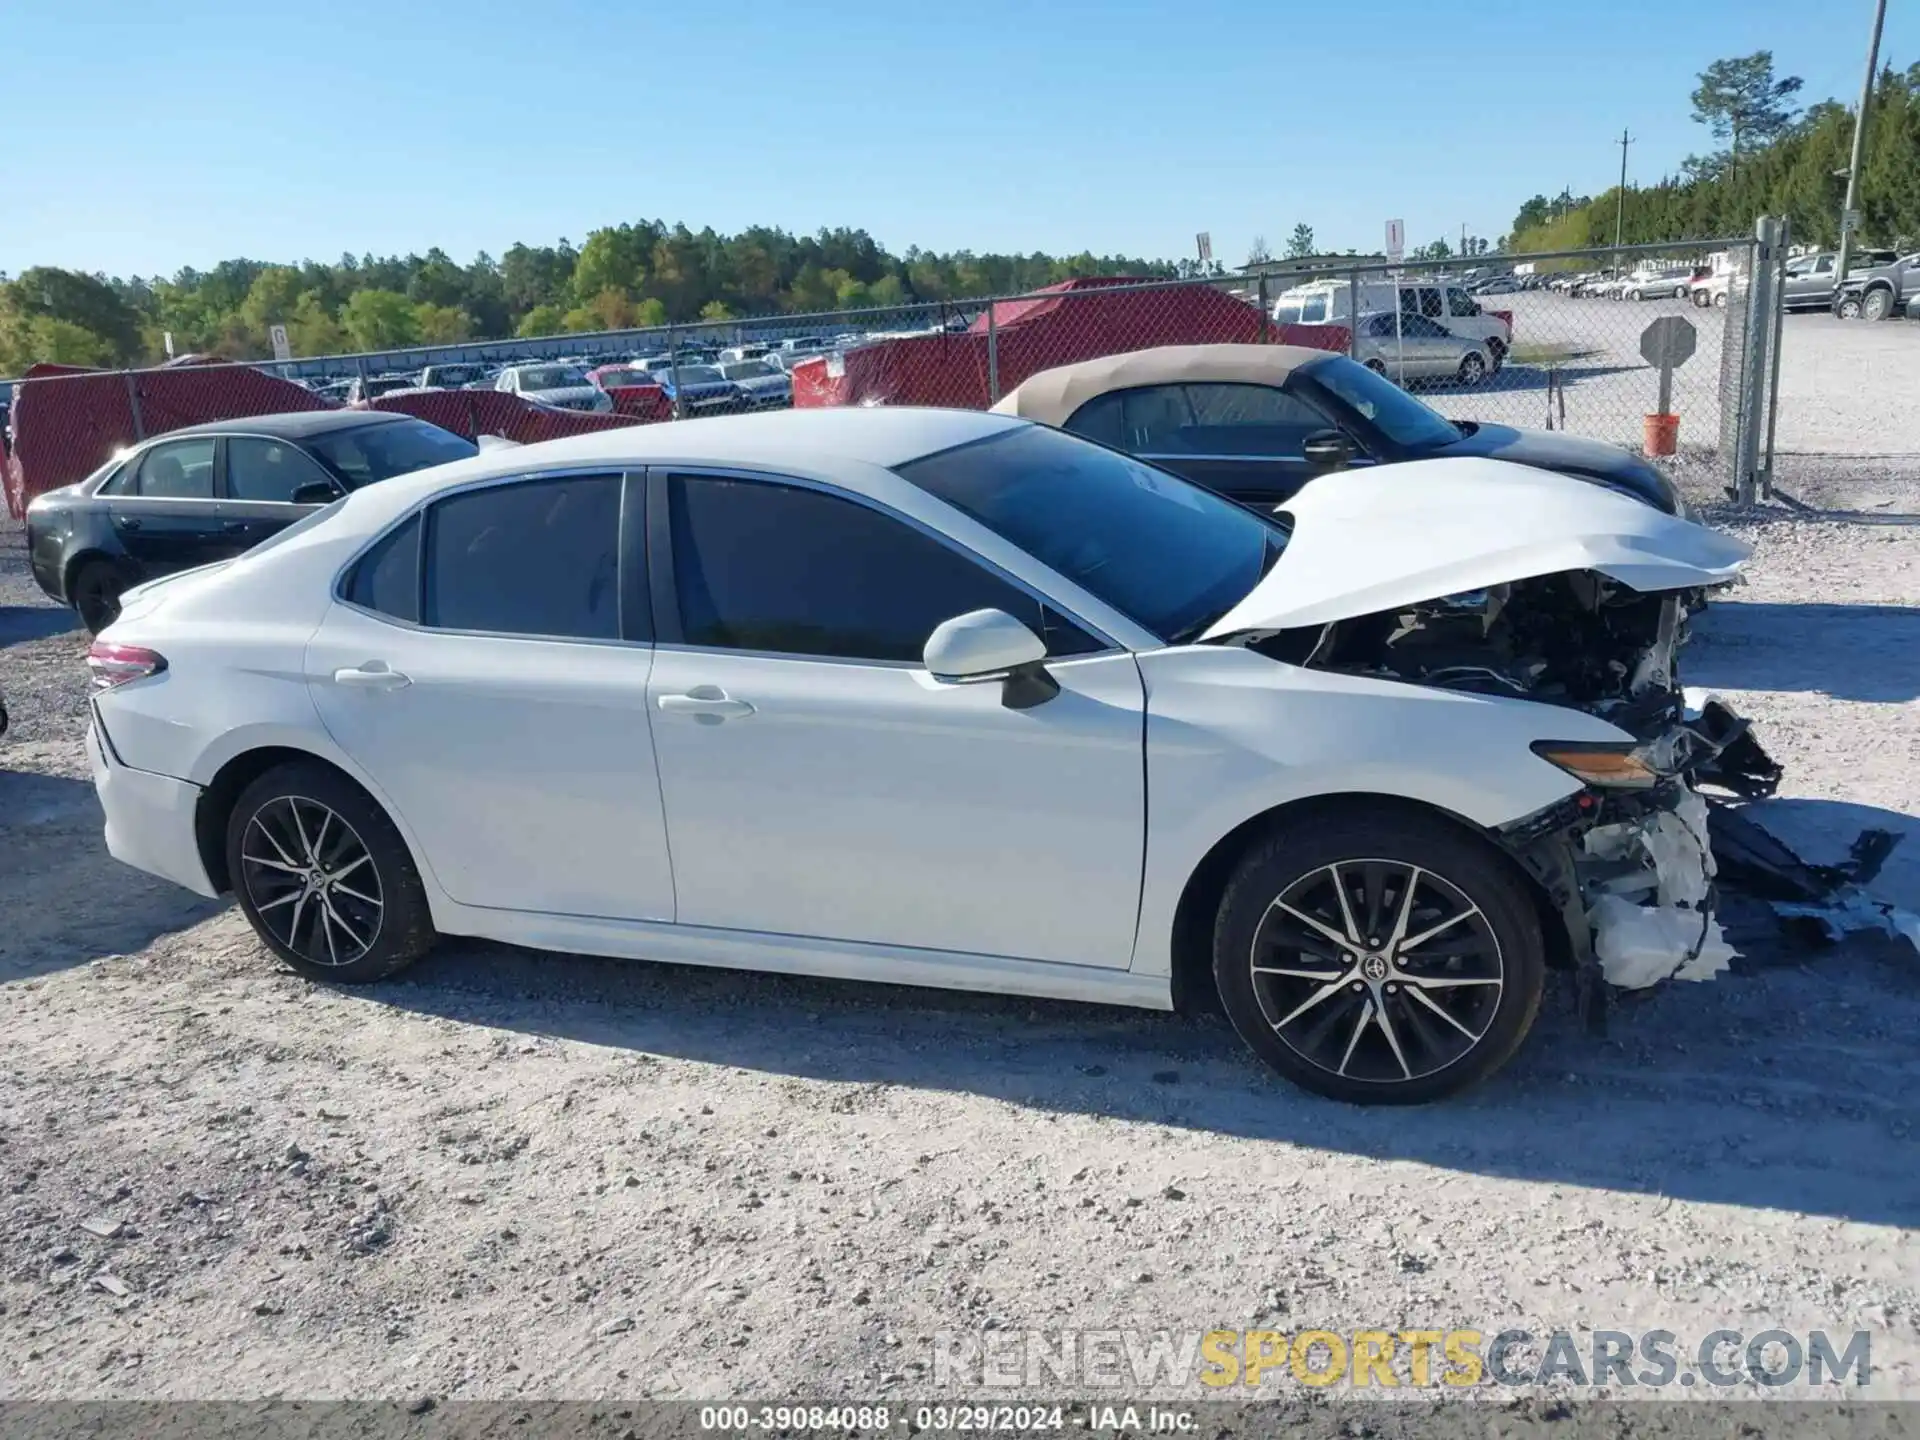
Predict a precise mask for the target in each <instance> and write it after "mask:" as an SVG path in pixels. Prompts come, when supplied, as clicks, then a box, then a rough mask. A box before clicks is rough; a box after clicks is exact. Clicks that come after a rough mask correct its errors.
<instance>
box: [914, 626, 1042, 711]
mask: <svg viewBox="0 0 1920 1440" xmlns="http://www.w3.org/2000/svg"><path fill="white" fill-rule="evenodd" d="M921 658H922V659H923V660H925V662H926V666H927V671H928V673H929V674H931V675H932V676H933V678H934V679H936V680H942V681H945V682H947V683H948V684H952V685H975V684H979V683H981V682H983V681H987V680H998V681H1001V682H1002V688H1001V692H1000V703H1001V704H1003V705H1005V706H1006V707H1007V708H1008V709H1009V710H1030V709H1032V708H1033V707H1034V706H1035V705H1041V704H1044V703H1045V702H1046V701H1048V700H1051V699H1052V698H1053V697H1054V696H1056V695H1058V694H1059V693H1060V682H1059V681H1057V680H1055V679H1054V678H1053V677H1052V676H1051V675H1049V674H1048V673H1047V670H1046V666H1045V665H1044V664H1043V663H1042V662H1043V661H1045V660H1046V658H1047V642H1046V641H1044V640H1042V639H1041V638H1040V637H1039V636H1038V635H1036V634H1034V633H1033V631H1031V630H1029V629H1028V628H1027V627H1026V626H1025V625H1022V624H1021V623H1020V622H1019V621H1018V620H1016V619H1014V618H1013V616H1011V615H1009V614H1007V612H1006V611H1004V610H974V611H970V612H969V613H967V614H965V615H956V616H954V617H953V619H951V620H943V621H942V622H941V623H940V624H939V625H937V626H936V627H934V632H933V634H931V635H929V636H928V637H927V645H926V649H925V650H924V651H922V652H921Z"/></svg>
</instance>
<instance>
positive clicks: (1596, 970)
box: [1228, 571, 1780, 1010]
mask: <svg viewBox="0 0 1920 1440" xmlns="http://www.w3.org/2000/svg"><path fill="white" fill-rule="evenodd" d="M1706 593H1707V592H1706V591H1705V590H1704V589H1690V590H1665V591H1655V592H1651V593H1646V592H1641V591H1637V590H1634V589H1632V588H1630V587H1628V586H1626V585H1623V584H1620V583H1619V582H1617V581H1615V580H1612V579H1609V578H1608V577H1607V576H1604V575H1601V574H1599V573H1598V572H1595V571H1569V572H1563V573H1560V574H1554V575H1546V576H1541V577H1538V578H1535V579H1529V580H1521V581H1515V582H1512V583H1509V584H1502V585H1496V586H1491V587H1489V588H1486V589H1482V590H1473V591H1468V592H1465V593H1462V594H1457V595H1448V596H1443V597H1441V598H1439V599H1436V600H1428V601H1423V602H1421V603H1418V604H1414V605H1408V606H1403V607H1399V608H1397V609H1394V610H1391V611H1386V612H1381V613H1377V614H1369V615H1360V616H1355V617H1352V618H1347V619H1340V620H1334V621H1330V622H1328V623H1326V624H1322V625H1314V626H1303V627H1299V628H1294V629H1280V630H1269V631H1256V632H1245V633H1242V634H1241V635H1238V636H1236V637H1234V638H1233V640H1231V641H1230V642H1228V643H1237V644H1242V645H1245V646H1248V647H1249V648H1251V649H1254V650H1256V651H1258V652H1260V653H1261V654H1264V655H1267V656H1269V657H1271V658H1273V659H1276V660H1281V661H1285V662H1287V663H1289V664H1294V665H1301V666H1305V667H1308V668H1311V669H1320V670H1332V671H1339V672H1342V673H1346V674H1352V675H1364V676H1368V677H1371V678H1374V679H1379V680H1390V681H1401V682H1405V683H1410V684H1416V685H1428V686H1438V687H1442V688H1445V689H1451V690H1464V691H1470V692H1473V693H1477V694H1486V695H1501V696H1508V697H1511V698H1514V699H1521V700H1530V701H1535V702H1539V703H1543V704H1549V705H1563V706H1567V707H1570V708H1574V709H1579V710H1584V711H1587V712H1588V713H1590V714H1593V715H1597V716H1599V717H1601V718H1602V719H1604V720H1606V721H1608V722H1609V723H1611V724H1613V725H1616V726H1618V727H1619V728H1620V729H1622V730H1624V731H1626V732H1627V733H1628V734H1630V735H1632V736H1634V737H1635V738H1637V739H1638V740H1639V741H1640V742H1641V744H1640V746H1639V747H1638V748H1637V749H1636V750H1635V752H1634V755H1635V758H1636V759H1637V760H1638V761H1639V762H1641V763H1642V765H1643V766H1644V769H1643V771H1642V772H1641V779H1640V781H1639V783H1637V784H1635V785H1633V786H1630V787H1629V786H1622V787H1618V788H1616V787H1614V786H1597V785H1596V786H1589V787H1588V788H1586V789H1583V790H1581V791H1579V792H1578V793H1576V794H1574V795H1571V796H1569V797H1567V799H1566V800H1565V801H1563V802H1561V803H1559V804H1557V805H1555V806H1552V807H1550V808H1549V809H1548V810H1547V811H1544V812H1542V813H1540V814H1538V815H1534V816H1529V817H1527V819H1526V820H1524V821H1522V822H1520V823H1518V824H1517V825H1514V826H1510V827H1508V830H1507V831H1506V832H1505V833H1503V835H1502V836H1501V839H1502V840H1503V841H1504V842H1505V844H1506V845H1507V848H1508V849H1509V850H1510V852H1512V853H1513V854H1514V855H1515V856H1516V857H1517V858H1519V859H1520V860H1521V862H1522V864H1523V865H1525V866H1526V868H1527V869H1528V870H1529V871H1530V872H1531V873H1532V874H1533V875H1534V878H1535V879H1536V880H1538V881H1539V882H1540V884H1541V886H1542V888H1543V889H1545V891H1546V892H1547V894H1548V895H1549V896H1550V897H1551V898H1552V900H1553V902H1554V904H1555V905H1556V906H1557V907H1558V908H1559V911H1560V914H1561V916H1562V918H1563V920H1564V921H1565V923H1566V927H1567V939H1568V943H1569V947H1570V951H1571V956H1570V958H1571V959H1572V961H1573V963H1574V964H1575V965H1576V966H1577V967H1578V968H1579V969H1580V970H1581V971H1582V972H1583V973H1584V974H1585V975H1586V976H1587V977H1588V979H1590V980H1592V981H1594V982H1596V983H1595V984H1594V985H1593V986H1592V987H1590V988H1591V989H1593V990H1594V991H1595V992H1596V993H1597V992H1598V991H1599V990H1600V988H1601V987H1599V985H1598V984H1597V982H1598V981H1601V980H1604V981H1605V982H1606V984H1607V985H1611V986H1616V987H1619V988H1622V989H1631V990H1639V989H1645V988H1647V987H1649V986H1652V985H1655V984H1658V983H1660V982H1661V981H1664V980H1668V979H1683V980H1705V979H1710V978H1712V976H1714V975H1715V974H1717V973H1718V972H1719V971H1721V970H1723V969H1725V968H1726V966H1727V962H1728V961H1729V959H1731V958H1732V957H1733V956H1734V953H1735V952H1734V950H1733V948H1732V947H1731V946H1730V945H1729V944H1728V943H1727V941H1726V939H1725V937H1724V935H1723V934H1722V933H1721V930H1720V925H1719V922H1718V921H1717V920H1716V919H1715V918H1714V910H1715V899H1716V896H1715V889H1714V879H1715V874H1716V867H1715V862H1714V857H1713V850H1712V846H1711V844H1710V843H1709V839H1708V819H1707V817H1708V807H1707V802H1706V800H1705V798H1704V797H1703V796H1702V795H1701V793H1700V792H1699V790H1698V789H1697V788H1696V787H1697V786H1702V785H1706V786H1712V787H1715V788H1720V789H1726V790H1730V791H1732V792H1733V793H1735V794H1737V795H1741V796H1743V797H1746V798H1758V797H1761V796H1765V795H1769V794H1771V793H1773V790H1774V788H1775V787H1776V786H1777V785H1778V783H1779V780H1780V767H1779V766H1778V765H1777V764H1775V763H1774V762H1773V760H1772V759H1771V758H1770V757H1769V756H1768V755H1767V754H1766V752H1765V751H1764V750H1763V749H1761V747H1760V746H1759V744H1758V743H1757V742H1756V741H1755V740H1754V739H1753V737H1752V736H1751V735H1750V734H1749V733H1748V729H1747V722H1745V721H1743V720H1741V719H1739V718H1738V717H1737V716H1736V715H1734V713H1733V712H1732V711H1731V710H1729V709H1727V707H1725V706H1724V705H1722V704H1720V703H1719V702H1718V701H1708V702H1706V703H1705V704H1704V705H1702V706H1701V707H1700V708H1699V709H1697V710H1690V709H1689V708H1688V706H1687V702H1686V698H1685V695H1684V693H1683V691H1682V690H1681V687H1680V682H1679V675H1678V667H1677V656H1678V653H1679V651H1680V648H1681V647H1682V646H1683V645H1684V644H1685V642H1686V638H1687V627H1688V621H1689V620H1690V619H1691V617H1692V616H1693V615H1694V614H1695V613H1697V612H1698V611H1699V610H1700V609H1702V608H1703V607H1704V605H1705V603H1706ZM1595 1009H1596V1010H1603V1009H1604V1005H1602V1004H1596V1006H1595Z"/></svg>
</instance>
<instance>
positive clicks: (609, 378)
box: [592, 365, 653, 390]
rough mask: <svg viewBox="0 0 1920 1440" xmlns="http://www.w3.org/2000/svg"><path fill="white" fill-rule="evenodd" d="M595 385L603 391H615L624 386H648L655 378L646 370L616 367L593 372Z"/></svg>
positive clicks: (629, 366)
mask: <svg viewBox="0 0 1920 1440" xmlns="http://www.w3.org/2000/svg"><path fill="white" fill-rule="evenodd" d="M592 379H593V383H594V384H596V385H598V386H599V387H600V388H601V389H602V390H615V389H618V388H619V387H620V386H622V385H646V384H650V383H651V382H652V379H653V377H652V376H650V375H648V374H647V372H646V371H644V370H636V369H634V368H633V367H632V366H631V365H616V366H614V367H613V368H612V369H610V370H596V371H594V372H593V376H592Z"/></svg>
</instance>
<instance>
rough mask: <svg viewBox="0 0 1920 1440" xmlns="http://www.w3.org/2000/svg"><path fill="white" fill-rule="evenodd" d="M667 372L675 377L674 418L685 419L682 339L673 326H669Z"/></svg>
mask: <svg viewBox="0 0 1920 1440" xmlns="http://www.w3.org/2000/svg"><path fill="white" fill-rule="evenodd" d="M667 372H668V373H669V374H670V375H672V376H673V418H674V419H676V420H681V419H685V418H686V417H685V414H684V412H683V411H682V410H681V408H680V337H679V335H678V333H677V332H676V331H675V330H674V328H673V326H671V325H669V326H667Z"/></svg>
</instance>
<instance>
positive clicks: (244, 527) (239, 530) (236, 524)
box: [220, 520, 253, 535]
mask: <svg viewBox="0 0 1920 1440" xmlns="http://www.w3.org/2000/svg"><path fill="white" fill-rule="evenodd" d="M220 528H221V529H222V530H223V531H225V532H226V533H227V534H229V535H244V534H246V533H247V531H248V530H250V529H252V528H253V527H252V526H251V525H250V524H249V523H248V522H247V521H245V520H229V521H227V522H226V523H225V524H224V525H222V526H221V527H220Z"/></svg>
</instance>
